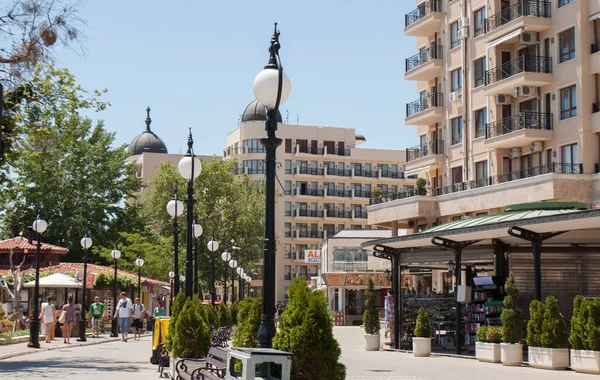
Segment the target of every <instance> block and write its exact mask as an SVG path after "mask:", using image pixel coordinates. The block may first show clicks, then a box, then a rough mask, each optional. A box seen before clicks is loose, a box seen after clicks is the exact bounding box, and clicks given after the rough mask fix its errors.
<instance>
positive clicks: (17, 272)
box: [0, 248, 27, 329]
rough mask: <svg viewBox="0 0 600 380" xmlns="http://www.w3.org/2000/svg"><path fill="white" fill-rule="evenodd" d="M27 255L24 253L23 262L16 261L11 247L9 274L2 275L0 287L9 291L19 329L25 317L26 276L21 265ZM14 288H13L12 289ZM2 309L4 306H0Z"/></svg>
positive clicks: (16, 325)
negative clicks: (24, 288) (22, 294)
mask: <svg viewBox="0 0 600 380" xmlns="http://www.w3.org/2000/svg"><path fill="white" fill-rule="evenodd" d="M26 259H27V255H23V261H21V263H19V264H16V265H15V263H14V250H13V249H12V248H11V250H10V254H9V255H8V262H9V269H8V276H9V277H6V276H2V277H0V288H3V289H4V290H6V292H7V293H8V296H9V297H10V298H11V299H12V303H13V313H15V317H16V321H17V323H16V324H15V328H17V329H19V328H20V324H21V321H22V320H23V319H24V318H23V313H22V312H21V290H22V289H23V284H24V282H25V281H24V277H23V273H22V271H21V266H22V265H23V264H24V263H25V260H26ZM11 288H12V290H11ZM0 309H2V307H1V306H0Z"/></svg>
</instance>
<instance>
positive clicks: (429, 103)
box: [406, 92, 444, 117]
mask: <svg viewBox="0 0 600 380" xmlns="http://www.w3.org/2000/svg"><path fill="white" fill-rule="evenodd" d="M443 105H444V94H442V93H439V92H437V93H435V94H429V95H427V96H426V97H424V98H422V99H419V100H415V101H414V102H411V103H408V104H407V105H406V117H411V116H413V115H416V114H418V113H419V112H423V111H426V110H428V109H430V108H434V107H442V106H443Z"/></svg>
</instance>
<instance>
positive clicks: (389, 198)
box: [369, 189, 427, 205]
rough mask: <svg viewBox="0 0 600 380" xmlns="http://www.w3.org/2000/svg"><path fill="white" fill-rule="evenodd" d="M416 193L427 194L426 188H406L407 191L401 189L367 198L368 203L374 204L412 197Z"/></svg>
mask: <svg viewBox="0 0 600 380" xmlns="http://www.w3.org/2000/svg"><path fill="white" fill-rule="evenodd" d="M417 195H427V190H426V189H412V190H407V191H401V192H399V193H388V194H383V195H381V196H380V197H376V198H371V199H370V200H369V204H370V205H376V204H380V203H385V202H391V201H395V200H397V199H405V198H410V197H414V196H417Z"/></svg>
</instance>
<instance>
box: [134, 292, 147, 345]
mask: <svg viewBox="0 0 600 380" xmlns="http://www.w3.org/2000/svg"><path fill="white" fill-rule="evenodd" d="M145 311H146V310H145V309H144V305H143V304H141V303H140V299H139V298H136V299H135V303H134V304H133V324H132V326H133V340H140V338H141V336H142V327H144V321H143V319H144V312H145Z"/></svg>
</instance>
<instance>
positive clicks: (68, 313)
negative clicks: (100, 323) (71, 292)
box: [62, 296, 75, 344]
mask: <svg viewBox="0 0 600 380" xmlns="http://www.w3.org/2000/svg"><path fill="white" fill-rule="evenodd" d="M62 309H63V311H64V312H65V324H64V327H65V340H64V343H65V344H71V341H70V339H71V333H72V332H73V326H74V325H75V305H73V296H69V298H67V304H66V305H65V306H63V308H62Z"/></svg>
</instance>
